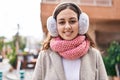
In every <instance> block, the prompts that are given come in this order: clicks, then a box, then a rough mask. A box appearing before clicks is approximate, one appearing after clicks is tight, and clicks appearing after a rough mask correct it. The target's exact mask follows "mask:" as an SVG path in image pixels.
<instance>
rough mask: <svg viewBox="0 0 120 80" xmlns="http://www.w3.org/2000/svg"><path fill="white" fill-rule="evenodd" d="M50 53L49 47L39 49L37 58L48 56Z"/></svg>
mask: <svg viewBox="0 0 120 80" xmlns="http://www.w3.org/2000/svg"><path fill="white" fill-rule="evenodd" d="M51 53H52V51H51V50H50V49H47V50H41V51H40V53H39V56H38V58H45V57H48V56H49V55H50V54H51Z"/></svg>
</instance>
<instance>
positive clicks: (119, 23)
mask: <svg viewBox="0 0 120 80" xmlns="http://www.w3.org/2000/svg"><path fill="white" fill-rule="evenodd" d="M63 1H73V2H76V3H78V4H79V6H80V8H81V9H82V11H84V12H86V13H87V14H88V15H89V18H90V28H89V31H88V32H89V33H90V34H91V35H92V36H91V37H92V38H93V39H94V40H95V41H96V42H97V45H98V46H100V47H103V48H104V47H107V46H108V45H109V43H110V42H111V41H114V40H115V41H119V42H120V6H119V4H120V0H42V1H41V14H40V17H41V21H42V29H43V32H44V33H45V34H47V29H46V20H47V18H48V17H49V16H50V15H52V11H53V10H54V8H55V6H56V5H57V4H58V3H60V2H63Z"/></svg>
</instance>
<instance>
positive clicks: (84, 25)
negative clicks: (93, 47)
mask: <svg viewBox="0 0 120 80" xmlns="http://www.w3.org/2000/svg"><path fill="white" fill-rule="evenodd" d="M88 28H89V17H88V15H87V14H86V13H84V12H82V13H81V14H80V16H79V34H85V33H87V31H88Z"/></svg>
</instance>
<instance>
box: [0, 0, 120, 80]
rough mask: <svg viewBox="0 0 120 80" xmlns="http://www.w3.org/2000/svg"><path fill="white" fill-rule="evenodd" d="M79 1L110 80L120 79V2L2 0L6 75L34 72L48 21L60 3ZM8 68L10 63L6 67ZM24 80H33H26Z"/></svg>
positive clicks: (0, 55) (0, 38)
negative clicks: (14, 72)
mask: <svg viewBox="0 0 120 80" xmlns="http://www.w3.org/2000/svg"><path fill="white" fill-rule="evenodd" d="M66 1H72V2H76V3H77V4H78V5H79V6H80V8H81V9H82V11H84V12H86V13H87V14H88V15H89V18H90V28H89V31H88V33H89V34H90V35H91V37H92V38H93V39H94V41H95V42H96V44H97V46H98V48H99V49H100V51H101V55H102V57H103V61H104V64H105V67H106V70H107V74H108V78H109V80H119V77H120V6H119V5H120V0H0V61H1V65H3V64H4V65H5V66H6V64H7V62H8V63H9V64H10V65H11V66H12V69H11V68H10V69H5V67H4V70H2V69H3V68H2V67H0V71H1V72H4V75H3V77H8V76H9V75H8V76H7V73H5V72H7V71H8V70H9V72H10V71H11V72H13V71H17V72H18V71H19V72H20V71H21V70H23V72H25V71H26V73H25V75H24V76H26V75H31V74H32V73H33V70H34V67H35V63H36V59H37V57H38V54H39V52H40V48H41V42H42V41H43V39H44V38H45V37H46V35H47V32H48V31H47V28H46V20H47V18H48V17H49V16H50V15H52V12H53V10H54V8H55V7H56V5H57V4H59V3H60V2H66ZM7 66H8V64H7ZM24 78H25V80H30V79H31V76H30V78H29V79H27V78H28V77H27V78H26V77H24Z"/></svg>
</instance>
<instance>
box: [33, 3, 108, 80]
mask: <svg viewBox="0 0 120 80" xmlns="http://www.w3.org/2000/svg"><path fill="white" fill-rule="evenodd" d="M88 27H89V19H88V16H87V15H86V14H85V13H83V12H82V11H81V10H80V9H79V7H78V6H77V5H76V4H75V3H62V4H59V5H58V6H57V7H56V8H55V10H54V12H53V15H52V16H51V17H49V18H48V20H47V28H48V31H49V33H48V36H47V39H46V40H45V41H44V43H43V48H42V51H41V52H40V54H39V57H38V60H37V63H36V67H35V70H34V73H33V80H107V74H106V70H105V67H104V64H103V61H102V57H101V54H100V52H99V51H98V50H97V49H96V48H95V44H94V42H93V41H92V39H91V38H90V36H89V35H88V33H87V31H88Z"/></svg>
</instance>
